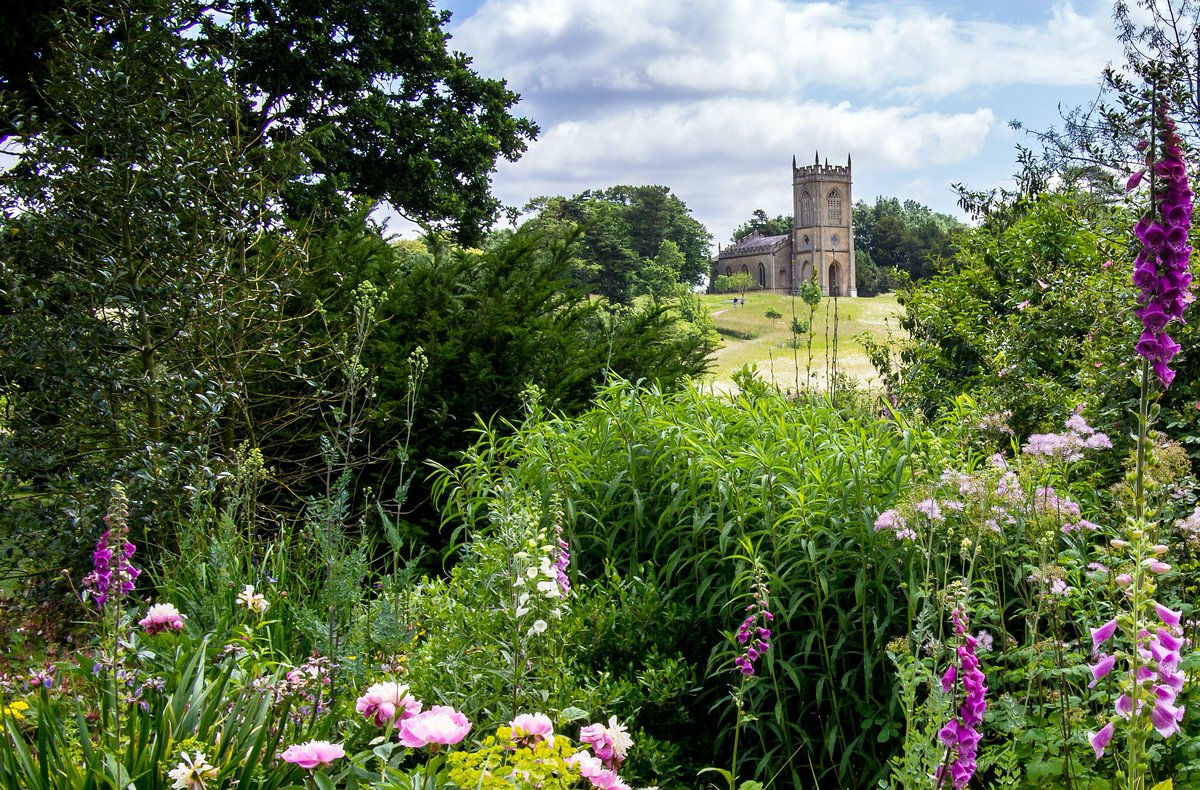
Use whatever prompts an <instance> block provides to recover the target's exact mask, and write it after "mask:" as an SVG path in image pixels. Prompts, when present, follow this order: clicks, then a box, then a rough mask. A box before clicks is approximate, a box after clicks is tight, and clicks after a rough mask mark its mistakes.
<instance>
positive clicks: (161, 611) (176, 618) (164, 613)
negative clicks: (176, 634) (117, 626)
mask: <svg viewBox="0 0 1200 790" xmlns="http://www.w3.org/2000/svg"><path fill="white" fill-rule="evenodd" d="M186 619H187V618H186V617H184V616H183V615H181V614H180V613H179V610H178V609H176V608H175V607H174V606H173V605H171V604H169V603H156V604H154V605H153V606H151V607H150V608H149V609H148V610H147V611H146V616H145V617H143V618H142V619H141V620H138V625H140V626H141V627H142V628H144V629H146V633H148V634H157V633H159V632H161V631H167V630H171V631H181V630H183V621H184V620H186Z"/></svg>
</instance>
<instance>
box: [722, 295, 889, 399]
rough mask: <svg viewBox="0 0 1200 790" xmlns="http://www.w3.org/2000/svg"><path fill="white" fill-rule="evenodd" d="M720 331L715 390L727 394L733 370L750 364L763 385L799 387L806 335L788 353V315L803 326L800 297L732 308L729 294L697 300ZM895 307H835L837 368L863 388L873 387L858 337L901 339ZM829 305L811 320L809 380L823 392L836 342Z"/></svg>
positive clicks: (854, 303) (841, 303) (877, 302)
mask: <svg viewBox="0 0 1200 790" xmlns="http://www.w3.org/2000/svg"><path fill="white" fill-rule="evenodd" d="M701 298H702V299H703V300H704V303H705V304H706V305H707V306H708V309H709V310H710V311H711V312H712V315H713V318H714V320H715V321H716V323H717V327H718V329H720V330H721V334H722V340H723V342H722V343H721V348H720V349H719V350H718V351H717V353H716V356H715V359H714V365H713V371H712V375H713V383H714V386H715V387H716V388H717V389H724V388H726V387H727V386H728V385H729V384H730V382H731V376H732V374H733V372H734V371H735V370H737V369H738V368H740V367H742V366H743V365H748V364H751V363H753V364H755V365H757V366H758V369H759V372H760V373H761V374H762V376H763V377H764V378H766V379H770V380H774V381H775V382H776V383H777V384H778V385H779V386H781V387H785V388H788V387H791V388H794V387H795V385H796V382H797V381H799V382H800V384H801V385H803V383H804V381H805V378H806V376H807V368H808V366H809V362H808V359H809V357H808V340H809V337H808V335H801V336H800V343H799V347H798V348H796V349H795V350H794V351H793V349H792V347H791V339H792V332H791V329H790V326H791V321H792V311H793V308H794V309H795V315H796V317H797V318H798V319H800V320H801V321H807V320H808V306H807V305H806V304H804V302H803V301H801V300H800V298H799V297H791V296H786V295H783V294H774V293H754V292H751V293H749V294H748V295H747V300H748V302H749V303H748V304H746V305H742V304H740V303H739V304H738V305H737V306H736V307H735V306H734V305H733V295H732V294H721V295H705V296H703V297H701ZM770 308H774V309H775V310H777V311H779V312H780V313H781V314H782V315H783V318H780V319H777V320H774V321H772V320H771V319H769V318H767V317H766V312H767V310H768V309H770ZM899 314H900V306H899V305H897V304H896V296H895V294H885V295H883V296H874V297H862V298H857V299H849V298H843V299H838V300H837V305H836V339H837V367H838V370H840V371H843V372H844V373H846V374H847V375H849V376H851V377H853V378H855V379H857V380H858V381H859V382H860V383H861V384H862V385H863V386H864V387H873V386H876V385H877V383H878V381H877V376H876V374H875V369H874V368H872V367H871V363H870V361H868V360H867V356H866V354H865V353H864V352H863V350H862V346H861V344H860V343H859V342H858V340H857V337H858V336H860V335H863V334H866V335H868V336H870V337H871V338H873V339H874V340H876V341H878V342H885V341H886V340H887V338H888V335H889V332H890V333H891V336H892V337H897V336H900V335H901V332H900V329H899V327H898V325H897V318H898V316H899ZM834 327H835V306H834V300H832V299H822V300H821V304H820V305H818V306H817V310H816V314H815V315H814V317H813V326H812V330H811V335H812V363H811V368H812V376H813V382H814V384H816V385H818V386H823V385H824V382H825V375H826V356H827V352H828V355H829V357H830V361H832V355H833V347H834V336H835V331H834Z"/></svg>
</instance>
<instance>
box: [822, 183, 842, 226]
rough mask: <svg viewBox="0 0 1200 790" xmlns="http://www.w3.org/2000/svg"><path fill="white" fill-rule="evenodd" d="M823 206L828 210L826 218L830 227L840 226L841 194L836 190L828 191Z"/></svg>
mask: <svg viewBox="0 0 1200 790" xmlns="http://www.w3.org/2000/svg"><path fill="white" fill-rule="evenodd" d="M825 206H826V208H827V209H828V211H827V212H826V216H828V217H829V224H830V225H841V224H842V193H841V192H838V191H837V190H836V189H831V190H829V197H827V198H826V199H825Z"/></svg>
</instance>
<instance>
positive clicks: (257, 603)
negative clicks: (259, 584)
mask: <svg viewBox="0 0 1200 790" xmlns="http://www.w3.org/2000/svg"><path fill="white" fill-rule="evenodd" d="M237 602H238V606H244V607H246V608H247V609H249V610H250V611H252V612H254V613H255V614H262V613H263V612H265V611H267V609H268V607H270V605H271V604H270V603H268V602H267V598H266V596H264V595H263V594H262V593H257V592H255V591H254V585H253V584H247V585H246V586H245V587H244V588H242V591H241V592H240V593H238V597H237Z"/></svg>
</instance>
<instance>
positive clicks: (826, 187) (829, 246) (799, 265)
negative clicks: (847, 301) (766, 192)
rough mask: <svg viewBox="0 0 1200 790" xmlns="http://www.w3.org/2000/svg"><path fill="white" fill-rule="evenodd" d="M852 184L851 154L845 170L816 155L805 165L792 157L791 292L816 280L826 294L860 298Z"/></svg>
mask: <svg viewBox="0 0 1200 790" xmlns="http://www.w3.org/2000/svg"><path fill="white" fill-rule="evenodd" d="M850 181H851V179H850V157H849V156H847V157H846V165H845V166H844V167H843V166H841V165H832V166H831V165H830V164H829V160H828V159H826V160H825V164H824V165H822V164H821V156H820V154H819V153H818V154H817V156H816V159H815V161H814V162H813V164H812V165H809V166H806V167H797V166H796V158H795V157H792V211H793V216H794V217H795V218H796V219H795V224H794V227H793V230H792V267H791V268H792V277H794V278H795V280H794V281H793V283H792V288H793V289H798V288H799V287H800V285H801V284H802V283H803V282H804V281H805V280H808V279H809V278H811V277H814V276H815V277H816V280H817V283H818V284H819V285H820V286H821V293H822V294H824V295H825V296H858V284H857V280H856V273H855V270H854V225H853V222H852V215H853V213H854V212H853V211H852V207H853V205H854V203H853V199H852V197H851V192H850ZM814 272H815V275H814Z"/></svg>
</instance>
